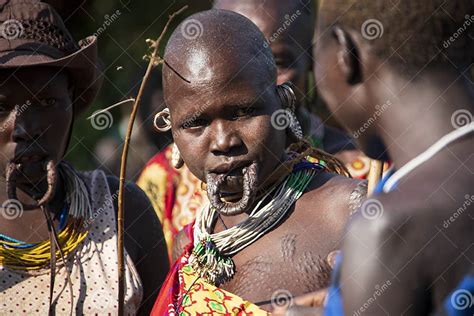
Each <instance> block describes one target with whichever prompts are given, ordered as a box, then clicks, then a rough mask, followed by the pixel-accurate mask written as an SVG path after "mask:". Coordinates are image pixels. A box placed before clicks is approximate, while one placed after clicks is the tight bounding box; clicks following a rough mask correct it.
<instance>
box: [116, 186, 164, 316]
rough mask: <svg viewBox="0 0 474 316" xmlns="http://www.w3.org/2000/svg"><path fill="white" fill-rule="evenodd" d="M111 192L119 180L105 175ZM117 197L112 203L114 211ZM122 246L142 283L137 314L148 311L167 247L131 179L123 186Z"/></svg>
mask: <svg viewBox="0 0 474 316" xmlns="http://www.w3.org/2000/svg"><path fill="white" fill-rule="evenodd" d="M108 182H109V186H110V190H111V192H118V188H119V181H118V179H117V178H115V177H108ZM117 204H118V201H117V199H115V201H114V206H115V210H116V212H117V210H118V206H117ZM124 205H125V219H124V226H125V237H124V239H125V241H124V242H125V249H126V250H127V252H128V254H129V255H130V257H131V258H132V261H133V263H134V264H135V268H136V269H137V272H138V274H139V275H140V279H141V282H142V285H143V301H142V303H141V306H140V309H139V311H138V314H139V315H149V314H150V312H151V310H152V308H153V304H154V303H155V300H156V297H157V295H158V293H159V291H160V289H161V286H162V284H163V282H164V280H165V278H166V275H167V274H168V271H169V261H168V251H167V247H166V242H165V238H164V236H163V230H162V227H161V223H160V221H159V220H158V217H157V216H156V213H155V210H154V209H153V207H152V206H151V204H150V201H149V200H148V198H147V197H146V195H145V193H144V192H143V191H142V190H140V188H138V186H137V185H135V184H134V183H127V184H126V186H125V190H124Z"/></svg>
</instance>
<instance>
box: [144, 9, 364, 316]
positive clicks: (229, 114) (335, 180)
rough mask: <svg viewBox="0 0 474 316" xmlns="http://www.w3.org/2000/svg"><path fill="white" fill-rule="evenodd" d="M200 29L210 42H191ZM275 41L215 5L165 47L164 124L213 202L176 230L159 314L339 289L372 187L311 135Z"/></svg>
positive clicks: (206, 311)
mask: <svg viewBox="0 0 474 316" xmlns="http://www.w3.org/2000/svg"><path fill="white" fill-rule="evenodd" d="M189 23H195V24H196V25H201V26H202V30H203V32H202V34H201V36H200V37H198V38H194V39H192V40H190V39H189V36H188V34H186V33H185V31H183V30H185V26H186V25H188V24H189ZM265 44H266V41H265V37H264V35H263V34H262V33H261V31H260V30H259V29H258V27H257V26H256V25H255V24H253V23H252V22H251V21H250V20H249V19H247V18H246V17H244V16H242V15H240V14H238V13H235V12H231V11H226V10H210V11H205V12H201V13H198V14H195V15H193V16H191V17H189V18H188V19H186V20H185V21H183V22H182V24H181V25H180V26H178V27H177V28H176V30H175V31H174V33H173V34H172V35H171V38H170V40H169V42H168V44H167V46H166V50H165V55H164V59H165V60H166V65H165V66H164V68H163V92H164V98H165V103H166V105H167V106H168V108H167V109H165V110H163V111H162V112H160V113H158V114H157V117H158V118H160V117H161V118H163V121H164V122H163V124H162V125H158V127H159V128H160V129H162V130H165V129H166V128H170V127H171V131H172V133H173V138H174V141H175V143H176V145H177V148H178V150H179V152H178V153H177V154H178V155H177V157H176V158H177V159H178V160H179V161H180V164H182V163H186V165H187V166H188V167H189V170H190V171H191V172H192V173H193V174H194V175H195V176H196V177H197V178H198V179H200V180H201V181H202V182H203V183H205V186H206V194H207V197H208V199H209V203H208V204H207V205H205V206H203V207H202V208H201V209H200V211H199V212H198V213H197V217H196V221H195V223H194V225H190V226H187V227H186V228H185V230H183V231H182V232H180V233H179V234H178V235H177V238H176V242H175V245H174V247H173V257H174V258H175V264H174V266H173V268H172V269H171V272H170V274H169V275H168V277H167V280H166V282H165V284H164V286H163V288H162V290H161V292H160V294H159V296H158V299H157V301H156V304H155V307H154V309H153V313H152V314H153V315H199V314H201V315H261V314H266V313H267V311H271V310H272V303H276V304H278V302H279V301H280V300H281V299H284V298H288V297H289V296H297V295H302V294H305V293H308V292H311V291H316V290H319V289H321V288H324V287H326V286H327V285H328V283H329V274H330V271H331V266H332V263H333V258H334V254H335V253H336V252H337V249H338V248H339V240H340V239H341V238H342V234H343V228H344V225H345V223H346V222H347V220H348V219H349V218H350V216H351V213H352V212H351V208H352V210H353V209H354V208H355V207H357V205H358V204H359V203H360V201H361V200H362V198H363V195H364V194H363V193H360V192H361V181H360V180H354V179H350V178H348V177H345V176H343V175H345V174H346V170H345V168H344V166H343V164H342V163H341V162H339V161H338V160H337V159H335V158H334V157H332V156H331V155H329V154H327V153H325V152H322V151H320V150H318V149H315V148H313V147H311V146H310V145H309V144H308V143H307V141H305V140H304V139H303V133H302V131H301V126H300V124H299V123H298V120H297V119H296V117H295V114H294V110H295V104H296V95H295V93H294V87H293V85H292V84H291V83H288V82H287V83H284V84H281V85H278V84H277V68H276V64H275V61H274V59H273V56H272V52H271V50H270V48H269V47H268V45H265ZM168 65H169V66H168ZM277 116H278V117H277ZM285 120H286V123H285ZM157 121H158V120H157ZM158 122H159V121H158ZM164 123H166V124H164ZM287 148H288V149H287ZM311 157H312V158H316V159H317V160H323V161H324V162H325V165H321V164H318V163H314V162H311V161H312V159H311ZM341 174H342V175H341ZM250 302H252V303H250Z"/></svg>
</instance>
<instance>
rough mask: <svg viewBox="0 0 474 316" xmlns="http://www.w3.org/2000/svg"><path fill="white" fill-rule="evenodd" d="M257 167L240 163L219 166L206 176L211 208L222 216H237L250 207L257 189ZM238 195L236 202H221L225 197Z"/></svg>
mask: <svg viewBox="0 0 474 316" xmlns="http://www.w3.org/2000/svg"><path fill="white" fill-rule="evenodd" d="M257 174H258V165H257V163H256V162H251V161H242V162H236V163H233V164H229V165H221V166H219V167H218V168H215V169H213V172H208V173H207V176H206V182H207V195H208V197H209V200H210V202H211V204H212V206H213V207H215V208H216V210H217V211H218V212H219V213H221V214H222V215H228V216H232V215H237V214H241V213H243V212H245V211H246V210H247V209H248V207H249V206H250V205H252V203H253V200H254V198H255V194H256V191H257V190H256V188H257ZM229 195H230V196H232V195H234V196H235V195H238V197H239V199H238V200H237V201H236V202H229V201H223V199H224V200H225V198H226V197H228V196H229Z"/></svg>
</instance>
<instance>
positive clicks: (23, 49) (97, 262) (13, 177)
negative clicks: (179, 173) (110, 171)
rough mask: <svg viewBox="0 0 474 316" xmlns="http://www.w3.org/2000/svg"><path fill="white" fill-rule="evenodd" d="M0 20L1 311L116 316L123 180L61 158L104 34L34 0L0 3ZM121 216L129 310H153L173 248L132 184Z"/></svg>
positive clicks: (91, 87) (90, 86) (96, 78)
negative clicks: (82, 35) (73, 25)
mask: <svg viewBox="0 0 474 316" xmlns="http://www.w3.org/2000/svg"><path fill="white" fill-rule="evenodd" d="M0 24H1V25H2V32H1V36H0V82H1V84H0V127H1V134H0V153H1V154H0V170H2V171H1V177H0V203H1V208H0V315H18V314H25V315H48V314H50V315H52V314H56V315H69V314H77V315H84V314H85V315H97V314H99V315H107V314H116V313H117V308H118V305H119V304H118V297H117V293H118V271H117V228H116V226H117V220H116V210H117V195H118V180H117V179H116V178H112V177H106V176H105V174H104V173H103V172H102V171H99V170H94V171H91V172H79V171H76V170H75V169H74V167H73V166H71V165H69V164H68V163H66V162H65V161H63V157H64V155H65V154H66V151H67V147H68V143H69V140H70V137H71V130H72V127H73V122H74V119H75V118H76V117H77V115H78V114H80V113H81V112H83V111H84V110H85V109H86V108H87V107H88V106H89V105H90V104H91V102H92V101H93V99H94V97H95V95H96V93H97V92H98V90H99V87H100V83H101V80H100V77H101V69H100V67H99V61H98V58H97V39H96V38H95V37H94V36H91V37H88V38H86V39H85V40H82V41H81V42H80V43H79V44H77V43H76V42H75V41H74V40H73V38H72V37H71V35H70V33H69V32H68V30H67V29H66V28H65V26H64V24H63V22H62V20H61V18H60V17H59V15H58V14H57V13H56V12H55V11H54V9H52V8H51V7H50V6H49V5H48V4H46V3H42V2H39V1H36V0H11V1H6V2H5V1H0ZM125 214H126V215H125V230H126V234H125V235H126V237H125V248H126V249H125V258H126V267H125V281H126V294H125V313H126V314H127V315H133V314H136V313H139V314H148V313H149V311H150V309H151V306H152V304H153V301H154V297H155V296H156V293H157V291H158V290H159V288H160V286H161V284H162V282H163V279H164V276H165V275H166V273H167V271H168V260H167V257H168V255H167V250H166V245H165V244H164V241H163V234H162V230H161V226H160V223H159V221H158V219H157V218H156V215H155V212H154V210H153V208H152V207H151V206H150V203H149V201H148V200H147V198H146V197H145V195H144V194H143V192H141V191H140V190H139V189H138V188H137V187H136V186H135V185H127V187H126V188H125Z"/></svg>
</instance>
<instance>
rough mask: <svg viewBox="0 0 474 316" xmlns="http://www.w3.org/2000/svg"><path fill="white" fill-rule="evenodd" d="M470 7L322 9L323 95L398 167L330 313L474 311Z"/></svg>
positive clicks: (348, 256) (353, 228)
mask: <svg viewBox="0 0 474 316" xmlns="http://www.w3.org/2000/svg"><path fill="white" fill-rule="evenodd" d="M473 6H474V5H473V3H472V1H457V2H449V3H447V2H444V1H421V3H420V2H416V3H415V2H413V1H398V2H397V3H393V4H391V3H387V2H375V1H352V0H341V1H324V2H323V3H322V6H321V10H320V16H319V21H320V25H319V27H318V32H317V35H316V41H317V42H318V43H319V45H317V47H316V49H315V52H316V58H317V59H318V65H316V67H315V70H316V75H317V78H318V85H319V89H320V91H321V92H322V95H323V97H324V98H325V100H326V101H327V102H328V105H329V107H330V108H331V110H332V111H333V112H334V115H335V116H336V117H337V118H338V119H339V120H340V122H341V123H342V124H343V125H344V126H345V127H346V128H347V129H348V131H350V132H351V133H352V134H357V135H358V138H357V141H358V143H359V145H360V146H361V148H362V150H363V151H364V152H365V153H366V154H367V155H369V156H370V157H371V158H374V159H387V158H389V159H391V160H392V161H393V163H394V166H395V170H396V172H395V173H394V174H393V175H391V176H390V177H387V178H386V179H385V181H384V182H383V184H381V185H380V190H379V191H378V193H377V194H376V195H374V196H373V197H371V198H369V199H368V200H367V201H366V202H365V203H364V204H363V205H362V208H361V210H360V212H359V213H360V215H359V216H357V217H356V218H355V219H354V221H353V222H352V223H351V225H350V226H349V228H348V233H347V234H346V239H345V243H344V247H343V256H342V265H341V268H340V273H338V274H337V275H336V283H335V284H334V286H333V287H332V288H331V289H330V291H329V296H328V304H327V305H326V309H325V311H326V315H340V314H341V313H342V312H343V311H344V313H345V314H346V315H352V314H354V315H362V314H368V315H381V314H390V315H395V314H396V315H398V314H404V315H427V314H430V313H433V312H435V311H438V312H441V311H442V310H444V311H445V312H448V313H449V314H450V315H453V313H454V312H460V313H466V315H467V314H468V313H470V314H469V315H471V314H472V311H473V304H472V295H473V294H472V293H473V274H472V267H473V265H472V262H473V259H474V249H473V248H472V243H473V241H474V240H473V237H474V236H473V233H472V214H473V210H474V203H473V202H474V192H473V191H472V188H473V187H474V178H473V175H472V172H473V170H474V160H473V159H472V148H474V138H473V131H474V123H473V122H472V113H473V109H474V106H473V103H472V100H473V89H472V88H473V86H472V80H471V79H470V78H469V76H470V73H469V72H470V67H471V66H472V61H473V51H474V50H473V49H472V42H473V41H472V27H470V25H471V24H473V22H474V16H472V15H471V14H472V12H473V9H474V8H473ZM470 36H471V37H470ZM382 187H383V193H382ZM338 287H340V293H339V291H338ZM341 298H342V303H343V304H342V305H343V306H342V305H341V304H340V299H341ZM466 298H467V301H466ZM342 308H343V309H342Z"/></svg>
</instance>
